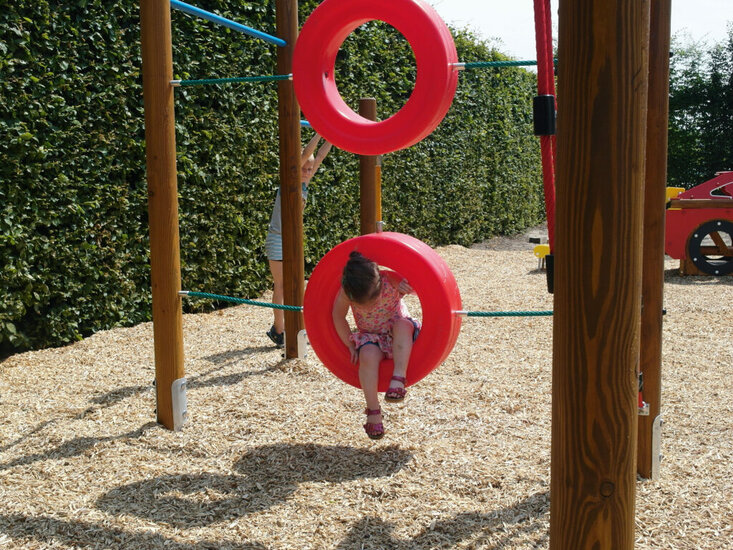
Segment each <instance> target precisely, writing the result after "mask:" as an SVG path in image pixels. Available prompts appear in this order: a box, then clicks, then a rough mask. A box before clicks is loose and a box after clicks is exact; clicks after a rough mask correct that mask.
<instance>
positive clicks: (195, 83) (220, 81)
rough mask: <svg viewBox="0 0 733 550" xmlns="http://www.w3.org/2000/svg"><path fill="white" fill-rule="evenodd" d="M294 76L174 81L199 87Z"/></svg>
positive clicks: (265, 80) (284, 78)
mask: <svg viewBox="0 0 733 550" xmlns="http://www.w3.org/2000/svg"><path fill="white" fill-rule="evenodd" d="M291 76H292V75H289V74H275V75H271V76H239V77H236V78H202V79H200V80H174V81H173V84H174V85H178V86H199V85H202V84H231V83H234V82H271V81H273V80H287V79H289V78H290V77H291Z"/></svg>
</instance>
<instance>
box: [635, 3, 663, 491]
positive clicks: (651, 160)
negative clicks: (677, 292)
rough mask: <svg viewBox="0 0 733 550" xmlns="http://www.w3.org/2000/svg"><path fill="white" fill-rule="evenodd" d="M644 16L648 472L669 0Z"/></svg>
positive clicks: (643, 433)
mask: <svg viewBox="0 0 733 550" xmlns="http://www.w3.org/2000/svg"><path fill="white" fill-rule="evenodd" d="M650 6H651V7H650V18H649V29H650V30H649V100H648V104H649V109H648V112H647V140H646V178H645V188H644V238H643V239H644V240H643V254H644V255H643V266H642V285H641V294H642V302H643V308H642V310H641V348H640V359H639V367H640V369H641V372H642V373H643V375H644V390H643V396H644V400H645V401H646V402H647V403H649V416H639V428H638V429H639V433H638V449H637V465H636V469H637V473H638V474H639V475H640V476H641V477H643V478H646V479H650V478H651V477H652V465H653V463H654V461H655V460H656V459H657V458H658V457H654V456H653V455H654V453H655V452H658V451H655V450H654V446H653V441H652V437H653V424H654V419H655V418H656V417H657V416H659V414H660V412H661V398H662V309H663V308H664V226H665V218H666V213H665V201H666V188H667V125H668V121H669V44H670V26H671V12H672V2H671V0H651V4H650Z"/></svg>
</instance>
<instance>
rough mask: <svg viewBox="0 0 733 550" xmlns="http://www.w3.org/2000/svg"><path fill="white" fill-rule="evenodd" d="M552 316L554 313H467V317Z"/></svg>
mask: <svg viewBox="0 0 733 550" xmlns="http://www.w3.org/2000/svg"><path fill="white" fill-rule="evenodd" d="M540 315H552V311H467V312H466V317H534V316H540Z"/></svg>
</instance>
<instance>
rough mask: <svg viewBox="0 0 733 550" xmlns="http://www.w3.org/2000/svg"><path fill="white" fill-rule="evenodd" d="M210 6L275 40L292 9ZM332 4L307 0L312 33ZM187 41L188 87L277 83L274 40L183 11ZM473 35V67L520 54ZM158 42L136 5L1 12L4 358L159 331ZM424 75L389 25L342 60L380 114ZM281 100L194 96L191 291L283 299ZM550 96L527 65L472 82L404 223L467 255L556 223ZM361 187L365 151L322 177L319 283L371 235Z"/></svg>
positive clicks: (353, 40)
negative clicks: (153, 106)
mask: <svg viewBox="0 0 733 550" xmlns="http://www.w3.org/2000/svg"><path fill="white" fill-rule="evenodd" d="M195 4H196V5H197V6H199V7H201V8H202V9H205V10H208V11H213V12H216V13H218V14H220V15H223V16H226V17H230V18H232V19H236V20H238V21H242V22H243V23H245V24H247V25H249V26H252V27H254V28H258V29H261V30H263V31H265V32H269V33H271V34H274V33H275V22H274V21H275V13H274V11H275V7H274V2H267V3H262V2H244V1H242V0H197V2H195ZM316 5H317V2H314V1H308V2H303V3H302V4H301V15H300V18H301V22H302V21H304V20H305V18H306V16H307V14H308V13H310V12H311V11H312V10H313V8H314V7H315V6H316ZM172 27H173V59H174V77H175V78H181V79H195V78H220V77H229V76H245V75H268V74H275V73H276V47H274V46H271V45H268V44H266V43H264V42H262V41H259V40H256V39H253V38H249V37H246V36H244V35H242V34H240V33H237V32H235V31H231V30H228V29H225V28H222V27H217V26H215V25H214V24H212V23H209V22H206V21H202V20H199V19H195V18H193V17H190V16H187V15H185V14H182V13H180V12H177V11H174V12H173V14H172ZM455 36H456V45H457V48H458V51H459V59H461V60H462V61H475V60H490V59H501V58H502V56H500V55H499V54H497V53H496V52H494V51H492V50H491V49H490V48H489V47H488V46H487V45H486V44H483V43H481V42H480V41H478V40H477V39H475V37H473V36H471V35H470V34H469V33H466V32H463V31H458V32H456V33H455ZM139 41H140V31H139V13H138V4H137V3H136V2H118V3H116V2H103V1H102V0H76V1H69V2H63V3H62V2H48V1H46V0H36V1H34V2H29V1H27V0H16V1H15V2H12V3H8V2H6V4H5V9H4V10H3V12H2V13H0V87H1V89H2V98H3V101H2V102H0V113H2V116H0V128H2V135H3V136H5V138H4V139H3V140H1V141H0V209H2V213H1V215H0V255H1V256H2V258H3V262H2V266H1V267H0V292H2V295H3V300H2V301H1V302H0V355H7V354H9V353H13V352H16V351H21V350H25V349H35V348H40V347H46V346H54V345H61V344H64V343H68V342H71V341H74V340H78V339H80V338H82V337H84V336H86V335H89V334H92V333H93V332H95V331H97V330H102V329H107V328H110V327H114V326H126V325H132V324H135V323H138V322H141V321H146V320H149V319H150V316H151V303H150V302H151V299H150V283H149V258H148V224H147V202H146V182H145V150H144V127H143V120H144V112H143V104H142V82H141V59H140V46H139ZM364 52H369V53H364ZM414 72H415V69H414V58H413V56H412V52H411V50H410V48H409V45H407V43H406V42H405V40H404V39H403V38H402V37H401V35H399V34H398V33H396V31H394V29H392V28H391V27H388V26H387V25H384V24H383V23H379V22H372V23H369V24H367V25H364V26H363V27H362V28H360V29H358V30H357V31H355V32H354V33H353V34H352V35H351V36H350V37H349V38H348V39H347V41H346V43H345V44H344V47H343V48H342V51H341V53H340V54H339V60H338V62H337V79H338V82H339V89H340V90H341V92H342V94H343V96H344V98H345V99H346V101H347V102H348V103H349V104H351V105H353V106H354V108H356V104H357V101H358V98H359V97H365V96H372V97H376V98H377V101H378V112H379V116H380V117H381V118H385V117H386V116H388V115H389V114H391V113H393V112H395V111H396V110H397V109H399V107H400V106H401V105H403V104H404V102H405V101H406V100H407V98H408V97H409V93H410V91H411V89H412V82H414ZM276 86H277V85H276V84H274V83H269V84H260V83H258V84H234V85H215V86H206V87H183V88H179V89H177V91H176V132H177V135H176V139H177V158H178V171H179V175H178V186H179V213H180V233H181V255H182V284H183V287H184V288H186V289H191V290H202V291H209V292H215V293H222V294H232V295H236V296H243V297H255V296H257V295H259V294H260V293H261V292H262V291H263V290H264V289H265V288H267V287H268V285H269V274H268V271H267V266H266V261H265V258H264V254H263V250H262V243H263V241H264V235H265V231H266V226H267V222H268V220H269V215H270V211H271V208H272V200H273V198H274V195H275V191H276V189H277V185H278V134H277V131H278V130H277V88H276ZM534 86H535V78H534V75H532V74H531V73H528V72H527V71H525V70H523V69H515V68H508V69H506V68H505V69H488V70H481V71H466V72H464V73H463V74H461V76H460V82H459V86H458V93H457V95H456V99H455V102H454V104H453V107H452V108H451V111H450V112H449V114H448V116H447V117H446V118H445V120H444V121H443V123H442V124H441V125H440V126H439V127H438V129H437V130H436V131H435V132H434V133H433V134H432V135H431V136H430V137H429V138H427V139H426V140H424V141H422V142H421V143H419V144H417V145H415V146H414V147H412V148H410V149H409V150H405V151H400V152H397V153H393V154H390V155H386V156H385V158H384V161H383V210H384V218H385V222H386V226H387V228H388V229H390V230H395V231H403V232H408V233H411V234H414V235H415V236H417V237H418V238H421V239H423V240H425V241H426V242H428V243H430V244H432V245H440V244H446V243H458V244H464V245H468V244H470V243H472V242H476V241H479V240H482V239H485V238H487V237H489V236H491V235H494V234H499V233H508V232H513V231H517V230H520V229H522V228H524V227H527V226H529V225H531V224H535V223H537V222H538V221H540V220H541V219H542V217H543V206H542V199H541V181H540V180H541V176H540V168H539V148H538V145H537V140H536V138H534V137H533V136H532V127H531V97H532V96H533V95H534V89H533V88H534ZM303 133H304V136H303V139H304V141H305V140H306V139H307V138H309V137H310V135H311V131H310V130H304V132H303ZM358 173H359V170H358V160H357V158H356V157H355V156H354V155H352V154H349V153H346V152H343V151H340V150H334V151H333V152H332V153H331V154H330V155H329V157H328V158H327V159H326V161H325V162H324V165H323V167H322V168H321V170H320V171H319V173H318V174H317V175H316V177H315V178H314V180H313V186H312V188H311V194H310V197H309V205H308V209H307V210H306V215H305V224H306V225H305V227H306V230H305V237H306V264H307V265H306V269H307V270H310V269H312V267H313V266H314V265H315V263H316V262H317V261H318V259H319V258H320V257H321V256H322V255H323V254H324V253H325V252H326V251H327V250H328V249H330V248H331V247H332V246H334V245H335V244H336V243H338V242H340V241H342V240H344V239H346V238H349V237H351V236H354V235H355V234H356V233H357V232H358V217H359V215H358V187H359V183H358ZM345 213H347V214H345ZM185 307H186V308H187V311H193V310H205V309H209V308H211V307H213V305H212V304H211V303H208V302H205V301H198V302H196V301H187V302H186V303H185Z"/></svg>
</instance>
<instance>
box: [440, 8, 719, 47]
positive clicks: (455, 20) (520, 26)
mask: <svg viewBox="0 0 733 550" xmlns="http://www.w3.org/2000/svg"><path fill="white" fill-rule="evenodd" d="M427 1H428V2H429V3H430V4H431V5H432V6H433V7H434V8H435V9H436V11H437V12H438V13H439V14H440V16H441V17H442V18H443V20H444V21H445V22H446V23H448V24H449V25H452V26H454V27H468V28H469V29H471V30H473V31H474V32H476V33H477V34H478V35H479V36H481V37H482V38H485V39H489V40H491V39H498V41H495V40H492V42H491V43H492V44H496V47H497V49H498V50H499V51H501V52H503V53H505V54H507V55H509V56H511V57H514V58H516V59H521V60H532V59H537V50H536V49H535V48H536V46H535V39H534V2H533V1H532V0H427ZM551 5H552V23H553V27H554V31H553V38H554V39H555V40H557V5H558V0H551ZM727 22H730V23H731V24H733V0H672V34H673V35H674V34H675V33H685V34H687V35H689V36H690V37H691V38H692V39H693V40H694V41H701V40H702V41H707V42H710V43H714V42H721V41H723V40H724V39H725V38H726V36H727V30H726V23H727Z"/></svg>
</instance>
